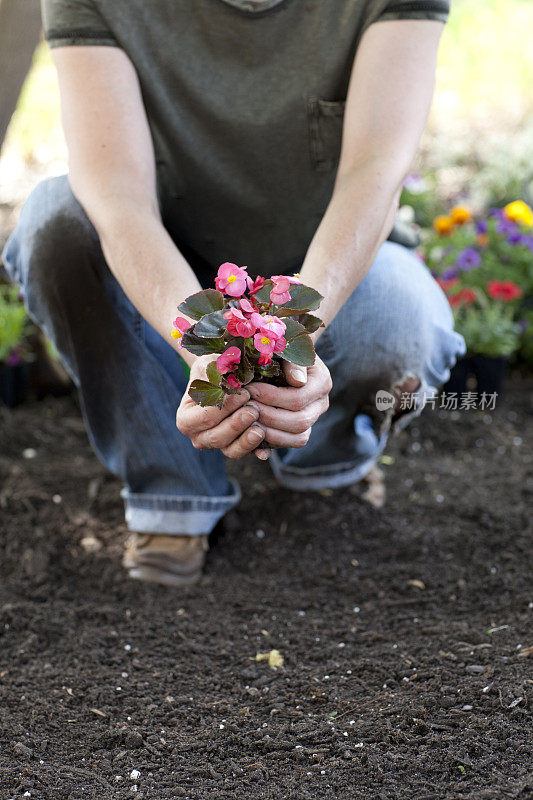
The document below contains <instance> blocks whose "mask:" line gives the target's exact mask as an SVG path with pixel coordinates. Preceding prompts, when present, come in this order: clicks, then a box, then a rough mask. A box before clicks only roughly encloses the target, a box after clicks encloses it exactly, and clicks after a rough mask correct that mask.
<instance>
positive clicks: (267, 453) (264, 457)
mask: <svg viewBox="0 0 533 800" xmlns="http://www.w3.org/2000/svg"><path fill="white" fill-rule="evenodd" d="M270 452H271V451H270V450H267V449H266V448H265V449H264V450H263V449H262V448H261V449H260V450H256V451H255V454H256V456H257V458H260V459H261V461H266V460H267V458H269V457H270Z"/></svg>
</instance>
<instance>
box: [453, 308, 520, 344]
mask: <svg viewBox="0 0 533 800" xmlns="http://www.w3.org/2000/svg"><path fill="white" fill-rule="evenodd" d="M455 329H456V330H457V331H458V332H459V333H460V334H461V335H462V336H464V339H465V342H466V343H467V346H468V351H469V353H473V354H474V353H477V354H479V355H484V356H491V357H496V356H511V355H512V354H513V353H515V352H516V351H517V350H518V346H519V343H520V326H519V324H518V323H517V322H514V321H513V310H512V308H508V307H505V306H503V305H502V304H501V303H497V304H494V305H492V306H491V305H487V306H485V307H481V308H479V307H477V306H469V307H466V308H460V309H459V310H458V312H457V314H456V317H455Z"/></svg>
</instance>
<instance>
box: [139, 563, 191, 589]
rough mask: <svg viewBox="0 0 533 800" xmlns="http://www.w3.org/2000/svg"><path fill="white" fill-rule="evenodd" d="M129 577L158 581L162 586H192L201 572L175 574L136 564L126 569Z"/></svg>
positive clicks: (152, 581) (150, 581)
mask: <svg viewBox="0 0 533 800" xmlns="http://www.w3.org/2000/svg"><path fill="white" fill-rule="evenodd" d="M128 573H129V576H130V578H133V579H134V580H136V581H147V582H149V583H159V584H161V585H163V586H177V587H180V586H192V585H193V584H195V583H197V582H198V580H199V579H200V577H201V575H202V572H201V570H198V571H196V572H191V573H190V574H189V575H177V574H176V573H175V572H167V571H165V570H162V569H159V568H158V567H149V566H138V567H131V568H130V569H129V570H128Z"/></svg>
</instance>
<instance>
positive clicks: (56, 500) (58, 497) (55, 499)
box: [52, 494, 63, 506]
mask: <svg viewBox="0 0 533 800" xmlns="http://www.w3.org/2000/svg"><path fill="white" fill-rule="evenodd" d="M62 499H63V498H62V497H61V495H60V494H55V495H54V496H53V497H52V503H55V504H56V506H58V505H59V504H60V503H61V501H62Z"/></svg>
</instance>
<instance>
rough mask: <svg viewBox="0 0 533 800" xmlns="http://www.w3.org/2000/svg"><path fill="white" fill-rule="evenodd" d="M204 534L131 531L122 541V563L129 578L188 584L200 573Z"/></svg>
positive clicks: (205, 538) (171, 584)
mask: <svg viewBox="0 0 533 800" xmlns="http://www.w3.org/2000/svg"><path fill="white" fill-rule="evenodd" d="M208 549H209V546H208V544H207V536H206V535H204V534H201V535H200V536H182V535H179V536H165V535H163V534H159V533H154V534H151V533H133V534H132V535H131V536H130V538H129V539H128V542H127V544H126V551H125V553H124V559H123V562H122V563H123V564H124V566H125V567H126V569H127V570H128V571H129V574H130V577H131V578H136V579H137V580H141V581H153V582H155V583H162V584H164V585H165V586H190V585H191V584H193V583H196V581H197V580H198V578H199V577H200V575H201V574H202V568H203V566H204V563H205V554H206V552H207V550H208Z"/></svg>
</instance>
